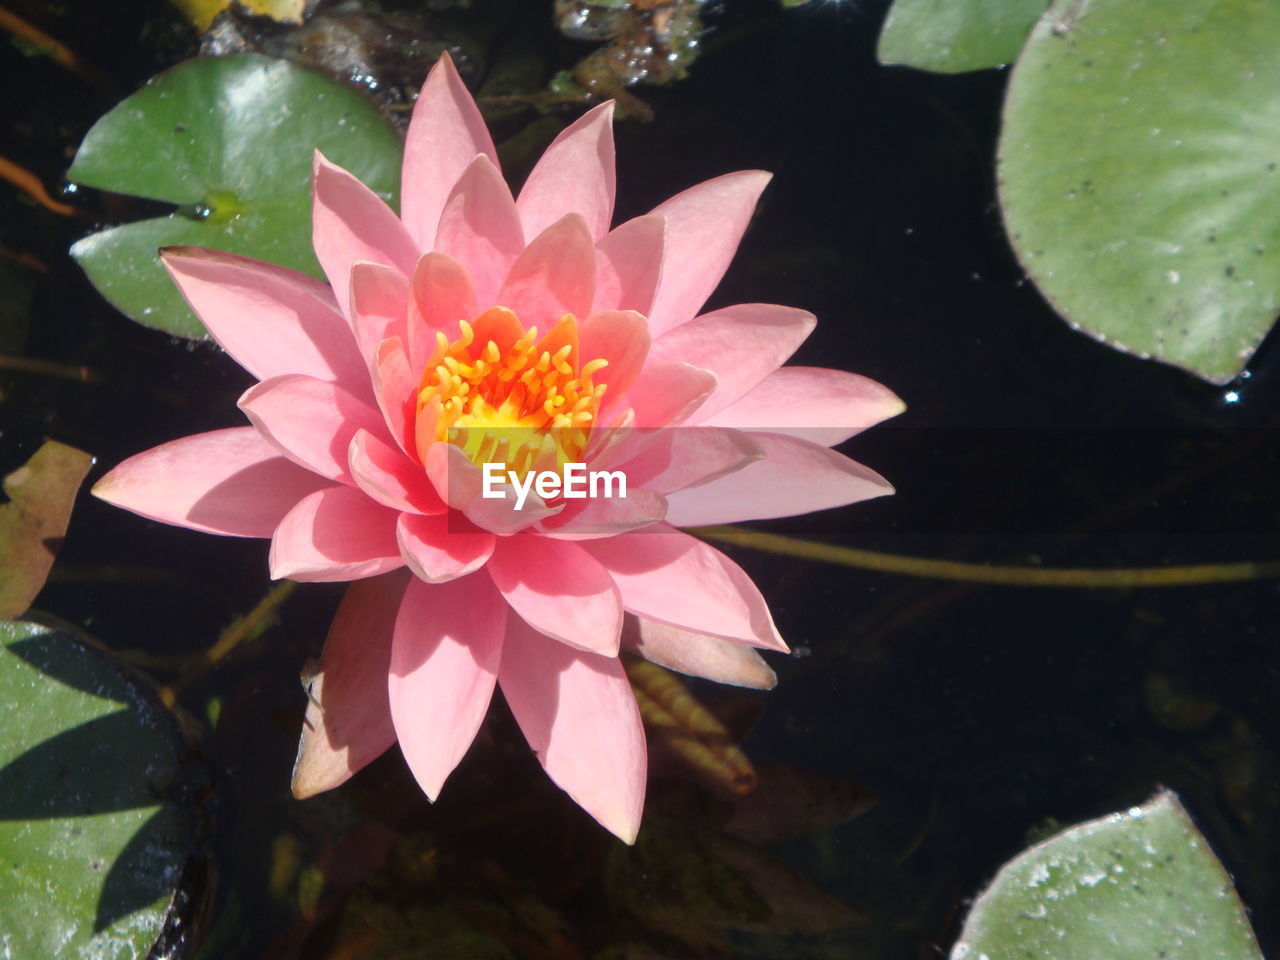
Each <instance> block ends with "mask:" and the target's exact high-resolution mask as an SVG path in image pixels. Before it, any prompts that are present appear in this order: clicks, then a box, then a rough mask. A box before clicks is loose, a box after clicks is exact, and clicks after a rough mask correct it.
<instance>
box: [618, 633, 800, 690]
mask: <svg viewBox="0 0 1280 960" xmlns="http://www.w3.org/2000/svg"><path fill="white" fill-rule="evenodd" d="M622 645H623V647H625V648H626V649H628V650H631V651H633V652H634V653H637V654H639V655H640V656H642V657H644V658H645V659H646V660H648V661H650V662H652V663H656V664H658V665H659V666H661V667H666V668H667V669H668V670H675V671H676V672H677V673H683V674H685V675H687V676H690V677H702V678H704V679H706V680H714V681H715V682H716V683H728V684H732V685H733V686H735V687H752V688H753V689H756V690H772V689H773V688H774V686H776V685H777V683H778V676H777V674H775V673H774V672H773V670H772V668H771V667H770V666H769V665H768V664H767V663H765V662H764V659H763V658H762V657H761V656H760V654H758V653H756V652H755V650H753V649H752V648H751V647H749V646H747V645H746V644H745V643H737V642H735V641H733V640H724V639H722V638H720V637H713V636H711V635H709V634H706V633H695V632H694V631H692V630H682V629H681V628H680V627H673V626H671V624H669V623H660V622H658V621H657V620H648V619H645V618H644V617H634V616H628V617H627V622H626V624H625V625H624V626H623V628H622Z"/></svg>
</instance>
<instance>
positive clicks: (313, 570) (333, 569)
mask: <svg viewBox="0 0 1280 960" xmlns="http://www.w3.org/2000/svg"><path fill="white" fill-rule="evenodd" d="M270 564H271V577H272V579H274V580H282V579H286V578H287V579H289V580H302V581H305V582H311V581H333V580H360V579H363V578H364V577H376V576H378V575H379V574H382V573H388V572H390V571H392V570H395V569H397V568H398V567H402V566H404V560H402V559H401V557H400V549H399V547H398V546H397V545H396V512H395V511H394V510H388V509H387V508H386V507H384V506H382V505H381V504H377V503H374V502H373V501H372V500H370V499H369V498H368V497H366V496H365V495H364V493H363V492H361V491H359V490H356V489H354V488H353V487H341V486H339V487H326V488H325V489H323V490H317V491H316V492H315V493H313V494H311V495H310V496H307V497H304V498H303V499H302V500H301V501H299V503H298V505H297V506H295V507H294V508H293V509H292V510H290V511H289V512H288V514H286V515H285V518H284V519H283V520H281V521H280V526H278V527H276V532H275V536H273V537H272V538H271V557H270Z"/></svg>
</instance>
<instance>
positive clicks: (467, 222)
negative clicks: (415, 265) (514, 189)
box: [435, 155, 524, 306]
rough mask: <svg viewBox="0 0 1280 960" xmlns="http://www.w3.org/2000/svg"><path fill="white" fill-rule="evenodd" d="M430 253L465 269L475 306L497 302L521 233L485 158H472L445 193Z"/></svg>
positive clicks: (493, 169) (512, 207) (503, 189)
mask: <svg viewBox="0 0 1280 960" xmlns="http://www.w3.org/2000/svg"><path fill="white" fill-rule="evenodd" d="M435 249H437V250H439V251H440V252H441V253H447V254H448V255H449V256H451V257H453V258H454V259H455V260H458V261H460V262H461V263H462V265H463V266H464V267H466V268H467V271H468V272H469V273H470V274H471V282H472V283H474V284H475V288H476V299H477V300H478V301H479V302H480V303H481V304H484V305H486V306H487V305H494V304H496V303H497V300H496V297H497V295H498V288H499V286H501V284H502V281H503V279H504V278H505V277H506V275H507V271H508V270H509V269H511V264H512V263H514V262H515V259H516V257H518V256H519V255H520V252H521V251H522V250H524V228H523V227H521V225H520V215H519V214H518V213H516V202H515V201H514V200H512V199H511V191H510V190H509V189H508V188H507V184H506V181H504V180H503V179H502V174H501V173H499V172H498V168H497V167H496V166H494V165H493V162H492V161H491V160H490V159H489V158H488V157H487V156H484V155H481V156H478V157H476V158H475V159H474V160H473V161H472V162H471V165H470V166H468V167H467V169H466V171H465V172H464V173H463V174H462V176H461V177H460V178H459V180H458V182H457V184H456V185H455V186H454V188H453V192H452V193H450V194H449V199H448V201H447V202H446V203H445V206H444V212H443V213H441V214H440V227H439V229H438V230H437V231H436V244H435Z"/></svg>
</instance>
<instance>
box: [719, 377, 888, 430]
mask: <svg viewBox="0 0 1280 960" xmlns="http://www.w3.org/2000/svg"><path fill="white" fill-rule="evenodd" d="M906 408H907V407H906V404H904V403H903V402H902V401H901V400H899V399H898V397H897V395H896V394H894V392H893V391H892V390H890V389H889V388H888V387H885V386H882V385H881V384H879V383H876V381H874V380H870V379H868V378H867V377H860V376H858V375H857V374H856V373H845V372H844V371H843V370H826V369H823V368H821V367H782V368H781V369H779V370H775V371H774V372H773V373H771V374H769V376H767V377H765V379H764V380H762V381H761V382H760V384H759V386H757V387H756V388H755V389H754V390H752V391H751V392H750V393H748V394H747V395H746V396H744V397H742V398H741V399H739V400H735V401H734V402H733V403H731V404H730V405H729V406H727V407H725V408H724V409H723V410H720V411H718V412H716V413H714V414H712V415H711V416H709V417H706V418H703V416H702V411H701V410H699V411H698V413H697V414H696V415H695V416H694V419H695V420H701V422H702V424H703V425H705V426H713V425H714V426H722V427H738V428H741V429H744V430H764V431H767V432H769V433H786V434H789V435H791V436H794V437H799V438H801V439H804V440H810V441H812V442H814V443H821V444H824V445H825V446H835V444H837V443H841V442H843V441H845V440H848V439H849V438H850V437H851V436H853V435H854V434H856V433H861V432H862V431H863V430H865V429H867V428H868V427H872V426H875V425H876V424H877V423H879V422H880V421H881V420H887V419H888V418H889V417H896V416H897V415H898V414H900V413H901V412H902V411H903V410H905V409H906Z"/></svg>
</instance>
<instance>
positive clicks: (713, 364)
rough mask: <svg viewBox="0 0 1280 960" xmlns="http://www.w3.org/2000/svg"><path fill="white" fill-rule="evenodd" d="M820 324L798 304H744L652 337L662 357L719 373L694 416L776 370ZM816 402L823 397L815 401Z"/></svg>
mask: <svg viewBox="0 0 1280 960" xmlns="http://www.w3.org/2000/svg"><path fill="white" fill-rule="evenodd" d="M816 323H817V320H816V318H815V317H814V315H813V314H811V313H809V312H808V311H807V310H797V309H795V308H794V307H779V306H775V305H773V304H767V303H743V304H739V305H737V306H734V307H726V308H725V309H723V310H716V311H715V312H713V313H704V314H703V315H702V316H700V317H695V318H694V319H692V320H690V321H689V322H688V323H682V324H681V325H680V326H678V327H676V328H675V329H674V330H670V331H668V332H667V333H664V334H663V335H662V336H661V337H659V338H658V339H657V340H655V341H654V342H653V348H652V354H653V357H654V358H655V359H658V360H683V361H684V362H685V363H691V364H693V365H694V366H695V367H701V368H702V369H704V370H710V371H711V372H712V373H714V374H715V375H716V388H715V390H714V391H712V393H711V396H709V397H707V400H706V402H705V403H703V404H702V406H700V407H699V408H698V412H697V414H696V415H695V416H694V418H693V419H694V421H695V422H696V421H701V420H705V419H706V418H707V416H709V415H710V414H713V413H715V412H716V411H718V410H723V409H724V408H725V407H727V406H728V405H729V404H731V403H733V401H735V400H737V399H738V398H739V397H741V396H742V395H743V394H745V393H746V392H747V391H749V390H750V389H751V388H752V387H754V386H755V385H756V384H758V383H759V382H760V381H761V380H763V379H764V378H765V377H767V376H768V375H769V374H771V373H773V371H775V370H777V369H778V367H780V366H781V365H782V364H783V363H785V362H786V360H787V358H788V357H790V356H791V354H793V353H795V351H796V348H797V347H799V346H800V344H801V343H803V342H804V339H805V337H807V336H809V334H810V333H812V332H813V328H814V325H815V324H816ZM811 403H812V404H813V405H814V406H817V405H818V404H819V403H820V401H818V400H817V399H816V398H814V400H812V401H811Z"/></svg>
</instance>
